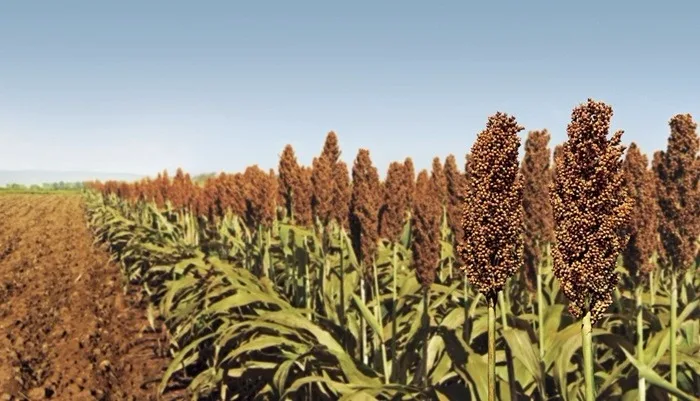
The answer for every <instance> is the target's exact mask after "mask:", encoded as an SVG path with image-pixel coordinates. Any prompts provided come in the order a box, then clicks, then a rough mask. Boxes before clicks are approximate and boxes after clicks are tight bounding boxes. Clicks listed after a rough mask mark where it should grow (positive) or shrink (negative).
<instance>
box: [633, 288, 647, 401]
mask: <svg viewBox="0 0 700 401" xmlns="http://www.w3.org/2000/svg"><path fill="white" fill-rule="evenodd" d="M643 289H644V287H642V286H638V287H637V288H636V291H635V292H636V296H635V298H636V303H637V360H638V361H639V363H641V364H642V365H643V364H644V319H643V317H642V311H643V305H642V290H643ZM638 384H639V401H644V400H646V381H645V379H644V378H643V377H641V375H640V377H639V383H638Z"/></svg>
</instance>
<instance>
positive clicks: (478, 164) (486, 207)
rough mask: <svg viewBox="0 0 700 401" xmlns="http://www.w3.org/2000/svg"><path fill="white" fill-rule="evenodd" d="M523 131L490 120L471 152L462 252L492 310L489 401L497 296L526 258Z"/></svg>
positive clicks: (503, 119)
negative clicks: (520, 157)
mask: <svg viewBox="0 0 700 401" xmlns="http://www.w3.org/2000/svg"><path fill="white" fill-rule="evenodd" d="M522 129H523V127H521V126H519V125H518V124H517V122H516V121H515V118H514V117H512V116H508V115H507V114H505V113H500V112H499V113H496V114H495V115H494V116H491V117H489V120H488V122H487V125H486V129H485V130H484V131H482V132H481V133H479V135H478V136H477V139H476V142H475V143H474V146H473V147H472V150H471V153H470V155H471V156H470V159H469V163H468V170H467V173H466V175H467V177H468V179H467V191H466V199H469V202H466V201H465V202H464V205H463V212H462V227H463V231H464V237H463V241H462V242H461V243H460V244H459V246H458V247H457V249H458V251H459V253H460V255H461V257H462V260H463V261H464V264H465V266H463V267H462V270H466V274H467V276H468V277H469V281H470V282H471V283H472V284H473V285H475V286H476V287H477V289H478V290H479V292H481V293H482V294H483V295H484V296H485V297H486V301H487V305H488V313H489V315H488V316H489V320H488V326H489V327H488V329H489V330H488V334H489V340H488V341H489V355H488V356H489V362H488V363H489V368H488V372H489V399H490V400H493V399H495V383H496V376H495V374H496V366H495V365H496V358H495V355H496V354H495V341H496V340H495V329H494V327H495V322H494V320H495V310H494V309H495V307H496V300H497V298H498V293H499V292H500V291H501V290H503V287H504V286H505V283H506V280H507V278H508V277H510V276H512V275H513V274H515V272H516V271H517V269H518V267H519V266H520V259H521V257H522V248H523V244H522V237H521V233H522V198H523V192H522V191H523V187H522V175H521V174H520V170H519V168H518V148H519V147H520V139H519V138H518V136H517V134H518V132H519V131H521V130H522Z"/></svg>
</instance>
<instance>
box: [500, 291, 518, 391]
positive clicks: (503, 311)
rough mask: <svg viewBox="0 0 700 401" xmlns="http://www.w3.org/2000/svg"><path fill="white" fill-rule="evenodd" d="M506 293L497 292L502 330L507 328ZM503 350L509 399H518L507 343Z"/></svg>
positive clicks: (510, 354)
mask: <svg viewBox="0 0 700 401" xmlns="http://www.w3.org/2000/svg"><path fill="white" fill-rule="evenodd" d="M506 294H508V291H507V290H504V291H501V292H499V293H498V302H499V303H500V306H501V326H502V329H501V330H503V331H505V330H506V329H507V328H508V316H507V314H508V310H510V300H506V296H505V295H506ZM505 351H506V366H507V367H508V387H509V388H510V398H511V400H517V399H518V394H517V390H516V387H515V385H516V380H517V379H516V378H515V370H514V368H513V363H512V360H513V355H512V353H511V351H510V347H509V346H508V344H505Z"/></svg>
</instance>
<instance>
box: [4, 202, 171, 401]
mask: <svg viewBox="0 0 700 401" xmlns="http://www.w3.org/2000/svg"><path fill="white" fill-rule="evenodd" d="M123 288H124V287H123V281H122V278H121V274H120V271H119V267H118V265H117V264H116V263H114V262H113V261H110V260H109V254H108V253H107V252H106V250H104V249H101V248H99V247H97V246H96V245H93V237H92V235H91V233H90V231H89V229H88V227H87V224H86V221H85V214H84V209H83V204H82V199H81V197H80V196H79V195H29V194H26V195H24V194H19V195H10V194H4V195H0V400H41V399H52V400H75V401H81V400H156V399H161V398H158V397H157V394H156V393H157V391H156V388H157V386H158V384H159V380H160V377H161V375H162V372H163V371H164V370H165V367H166V366H167V363H168V358H167V357H166V356H165V355H164V352H162V350H163V349H164V344H163V341H164V336H163V333H162V332H154V331H153V330H151V329H150V326H149V324H148V320H147V318H146V313H145V308H144V305H143V302H139V301H138V299H137V298H138V297H135V296H133V295H124V291H123ZM173 397H174V395H172V394H171V395H169V396H168V397H167V398H169V399H172V398H173Z"/></svg>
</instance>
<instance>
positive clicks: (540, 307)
mask: <svg viewBox="0 0 700 401" xmlns="http://www.w3.org/2000/svg"><path fill="white" fill-rule="evenodd" d="M537 323H538V328H539V344H540V360H544V294H542V264H541V263H538V264H537Z"/></svg>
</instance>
